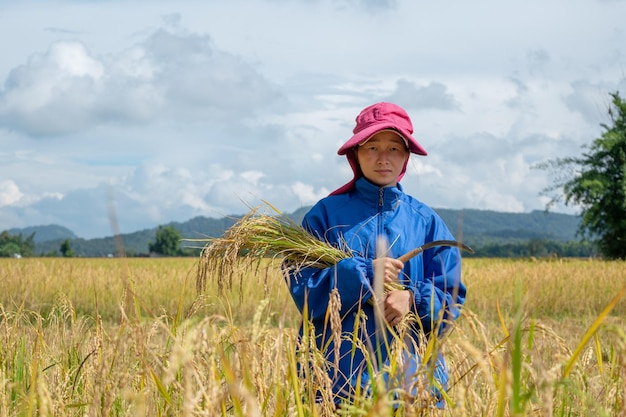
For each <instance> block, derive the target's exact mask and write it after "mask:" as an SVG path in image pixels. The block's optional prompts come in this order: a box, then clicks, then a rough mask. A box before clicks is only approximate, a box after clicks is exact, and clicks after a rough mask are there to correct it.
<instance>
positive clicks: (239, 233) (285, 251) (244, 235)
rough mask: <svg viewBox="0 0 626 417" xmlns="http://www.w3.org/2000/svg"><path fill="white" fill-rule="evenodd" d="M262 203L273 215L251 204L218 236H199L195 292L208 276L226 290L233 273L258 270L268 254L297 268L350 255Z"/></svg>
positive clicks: (327, 263)
mask: <svg viewBox="0 0 626 417" xmlns="http://www.w3.org/2000/svg"><path fill="white" fill-rule="evenodd" d="M265 204H266V205H267V206H268V207H270V208H271V209H272V210H273V211H274V215H269V214H266V213H261V212H260V207H255V208H252V209H251V210H250V211H249V212H248V213H247V214H246V215H245V216H243V217H242V218H241V219H240V220H239V221H238V222H237V223H235V224H234V225H233V226H232V227H230V228H229V229H228V230H226V232H224V234H223V235H222V236H221V237H219V238H209V239H200V240H199V241H206V242H207V243H206V246H205V247H204V249H203V250H202V253H201V255H200V265H199V268H198V275H197V280H196V288H197V290H198V292H202V291H204V289H205V288H206V283H207V279H208V277H209V276H214V277H216V278H217V282H218V289H219V291H220V292H222V291H223V290H224V289H225V288H226V289H229V290H230V289H231V288H232V284H233V278H234V277H235V276H236V275H237V273H239V272H243V271H246V270H249V269H256V270H258V269H259V266H260V263H261V260H263V259H265V258H268V257H271V258H272V259H279V260H280V261H281V262H286V263H287V264H289V266H290V267H291V268H295V269H299V268H305V267H313V268H326V267H329V266H332V265H335V264H336V263H337V262H339V261H340V260H342V259H346V258H349V257H351V256H352V253H351V252H350V251H349V250H342V249H339V248H336V247H334V246H332V245H330V244H328V243H327V242H324V241H321V240H318V239H316V238H315V237H314V236H313V235H311V234H310V233H308V232H307V231H306V230H305V229H304V228H303V227H301V226H299V225H298V224H296V223H295V222H294V221H292V220H291V219H289V218H288V217H287V216H284V215H283V214H282V213H281V212H280V211H279V210H278V209H276V208H275V207H274V206H272V205H270V204H269V203H265ZM196 241H198V240H196ZM239 276H240V277H242V276H243V274H239ZM240 284H241V281H240Z"/></svg>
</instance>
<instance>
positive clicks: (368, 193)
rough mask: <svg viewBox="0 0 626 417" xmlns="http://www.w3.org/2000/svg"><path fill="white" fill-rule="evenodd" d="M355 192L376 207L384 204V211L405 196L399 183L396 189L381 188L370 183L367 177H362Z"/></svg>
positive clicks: (356, 185) (357, 181)
mask: <svg viewBox="0 0 626 417" xmlns="http://www.w3.org/2000/svg"><path fill="white" fill-rule="evenodd" d="M354 188H355V192H356V193H357V195H358V196H359V197H361V198H362V199H364V200H366V201H368V202H371V203H372V204H375V205H377V206H378V205H380V204H381V202H382V206H383V209H385V210H388V209H391V208H392V207H393V205H394V204H395V202H396V201H397V200H398V199H399V198H400V196H401V195H402V194H404V190H403V189H402V185H401V184H400V183H398V184H397V185H396V186H395V187H379V186H377V185H375V184H373V183H371V182H369V181H368V180H367V179H366V178H365V177H361V178H359V179H358V180H356V182H355V183H354Z"/></svg>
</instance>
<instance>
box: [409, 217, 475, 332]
mask: <svg viewBox="0 0 626 417" xmlns="http://www.w3.org/2000/svg"><path fill="white" fill-rule="evenodd" d="M438 239H453V236H452V234H451V233H450V232H449V231H448V229H447V227H446V226H445V224H444V223H443V221H442V220H441V219H438V218H437V217H436V218H435V222H434V224H433V227H431V228H430V230H429V231H428V235H427V241H432V240H438ZM423 271H424V273H423V277H422V279H417V280H415V281H413V280H412V283H413V285H415V288H414V291H413V292H414V296H415V306H416V313H417V315H418V316H419V317H420V319H421V323H422V327H423V329H424V331H425V332H426V333H429V332H431V331H432V330H433V328H437V333H438V334H441V333H442V332H443V331H444V330H445V328H446V327H447V326H448V325H449V324H450V322H451V321H453V320H456V318H457V317H458V316H459V314H460V308H461V306H462V305H463V304H464V302H465V295H466V288H465V285H464V284H463V282H462V281H461V253H460V251H459V249H457V248H455V247H447V246H441V247H435V248H432V249H429V250H427V251H425V252H424V253H423Z"/></svg>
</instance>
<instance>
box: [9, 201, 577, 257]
mask: <svg viewBox="0 0 626 417" xmlns="http://www.w3.org/2000/svg"><path fill="white" fill-rule="evenodd" d="M309 208H310V207H302V208H300V209H298V210H296V211H294V212H293V213H290V214H289V213H286V215H287V216H289V217H290V218H291V219H293V220H294V221H295V222H296V223H298V224H299V223H300V222H301V221H302V218H303V216H304V215H305V214H306V212H307V211H308V210H309ZM436 211H437V213H439V215H440V216H441V217H442V218H443V219H444V221H445V222H446V224H447V225H448V227H449V228H450V230H451V231H452V233H453V234H454V235H455V237H456V239H457V240H462V241H463V242H465V243H467V244H468V245H470V246H472V247H475V248H478V247H481V246H483V245H486V244H514V243H520V242H527V241H530V240H550V241H559V242H570V241H576V240H578V239H577V237H576V231H577V230H578V227H579V225H580V219H579V217H577V216H573V215H568V214H561V213H546V212H543V211H533V212H531V213H503V212H497V211H491V210H474V209H463V210H451V209H437V210H436ZM240 217H241V216H232V217H223V218H219V219H218V218H211V217H203V216H199V217H194V218H193V219H190V220H188V221H186V222H182V223H179V222H171V223H168V224H166V225H163V226H173V227H174V228H175V229H176V230H178V231H179V233H180V234H181V236H182V237H183V238H187V239H194V238H196V239H197V238H203V237H207V236H208V237H218V236H221V235H222V234H223V233H224V231H225V230H226V229H228V228H229V227H230V226H232V225H233V224H234V223H235V222H236V221H237V220H238V219H239V218H240ZM157 229H158V228H153V229H145V230H141V231H137V232H133V233H128V234H122V235H120V236H119V239H117V240H116V239H115V238H114V237H112V236H110V237H104V238H97V239H82V238H77V237H76V235H75V234H74V233H73V232H71V231H70V230H69V229H66V228H64V227H62V226H37V227H28V228H24V229H12V231H11V232H10V233H11V234H16V233H22V235H23V236H24V237H27V236H29V234H30V233H32V232H36V234H35V242H36V246H35V253H36V254H38V255H39V254H47V253H52V252H57V251H58V250H59V248H60V245H61V242H62V241H63V240H65V239H70V243H71V247H72V249H73V250H74V252H76V254H77V255H78V256H85V257H91V256H93V257H100V256H108V255H114V254H116V253H117V252H118V249H121V248H123V249H124V251H125V252H126V253H127V254H128V255H141V254H144V255H147V253H148V243H149V242H154V240H155V237H156V231H157ZM118 242H119V245H121V246H120V247H119V248H118ZM188 244H189V243H183V246H185V245H188ZM202 245H203V244H202V243H198V244H196V245H195V246H202Z"/></svg>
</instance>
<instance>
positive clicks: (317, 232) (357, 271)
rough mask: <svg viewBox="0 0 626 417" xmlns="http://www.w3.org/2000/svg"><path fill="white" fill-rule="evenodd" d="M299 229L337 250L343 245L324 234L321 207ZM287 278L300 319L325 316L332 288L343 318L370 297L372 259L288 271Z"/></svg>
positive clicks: (335, 237)
mask: <svg viewBox="0 0 626 417" xmlns="http://www.w3.org/2000/svg"><path fill="white" fill-rule="evenodd" d="M302 226H303V227H304V228H305V229H306V230H307V231H308V232H309V233H311V234H312V235H313V236H315V237H316V238H317V239H319V240H326V241H327V242H328V243H329V244H331V245H336V246H340V245H341V243H342V242H340V241H339V240H340V239H341V238H340V237H339V236H338V235H335V234H329V233H327V232H328V229H329V226H328V221H327V216H326V213H325V208H324V207H323V206H322V205H319V204H318V205H316V206H314V207H313V208H312V209H311V210H310V211H309V212H308V213H307V214H306V216H305V217H304V219H303V221H302ZM333 236H334V237H333ZM328 239H331V241H328ZM332 239H336V240H338V241H336V242H335V241H332ZM287 274H288V281H289V291H290V293H291V296H292V298H293V300H294V302H295V304H296V307H297V308H298V309H299V310H300V312H301V313H302V314H303V315H304V314H306V315H307V316H308V318H309V319H313V320H315V319H319V318H323V317H324V316H325V314H326V309H327V307H328V301H329V298H330V293H331V291H332V290H333V289H334V288H337V290H338V292H339V296H340V299H341V310H340V313H341V314H342V315H343V314H345V313H346V312H348V311H350V309H351V308H353V307H356V306H358V305H359V304H360V303H364V302H366V301H367V300H368V299H369V297H370V296H371V283H372V280H373V277H374V267H373V264H372V260H371V259H367V258H364V257H361V256H353V257H351V258H348V259H343V260H341V261H339V262H338V263H337V264H336V265H334V266H331V267H328V268H324V269H319V268H302V269H300V270H298V271H294V270H287ZM305 309H306V312H305Z"/></svg>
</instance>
